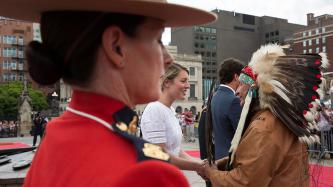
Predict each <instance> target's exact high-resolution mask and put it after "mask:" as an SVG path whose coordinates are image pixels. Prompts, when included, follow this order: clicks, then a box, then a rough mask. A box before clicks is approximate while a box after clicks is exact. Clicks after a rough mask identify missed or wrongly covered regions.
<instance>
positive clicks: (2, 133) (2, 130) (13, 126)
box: [0, 120, 19, 138]
mask: <svg viewBox="0 0 333 187" xmlns="http://www.w3.org/2000/svg"><path fill="white" fill-rule="evenodd" d="M18 128H19V126H18V123H17V121H12V120H10V121H7V120H2V121H0V138H8V137H16V136H17V131H18Z"/></svg>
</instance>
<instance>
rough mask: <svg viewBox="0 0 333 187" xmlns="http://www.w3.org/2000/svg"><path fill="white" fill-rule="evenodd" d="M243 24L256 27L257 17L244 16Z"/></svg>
mask: <svg viewBox="0 0 333 187" xmlns="http://www.w3.org/2000/svg"><path fill="white" fill-rule="evenodd" d="M243 23H244V24H249V25H255V17H254V16H252V15H247V14H243Z"/></svg>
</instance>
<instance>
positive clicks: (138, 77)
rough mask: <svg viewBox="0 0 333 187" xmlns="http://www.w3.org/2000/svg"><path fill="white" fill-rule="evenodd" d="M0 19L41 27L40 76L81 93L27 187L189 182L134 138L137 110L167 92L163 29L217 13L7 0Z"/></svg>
mask: <svg viewBox="0 0 333 187" xmlns="http://www.w3.org/2000/svg"><path fill="white" fill-rule="evenodd" d="M18 5H19V6H18ZM0 12H1V14H2V16H6V17H11V18H15V19H23V20H28V21H38V22H39V21H40V23H41V35H42V42H41V43H40V42H37V41H33V42H31V43H29V45H28V46H27V53H26V54H27V59H28V67H29V73H30V75H31V77H32V79H33V80H34V81H36V82H37V83H39V84H42V85H51V84H54V83H56V82H57V81H59V79H61V78H62V79H63V80H64V82H66V83H67V84H69V85H71V86H72V88H73V90H74V91H73V95H72V99H71V102H70V104H69V107H68V109H67V111H66V112H64V114H63V115H61V116H60V117H59V118H57V119H54V120H52V121H51V122H50V123H49V124H48V126H47V129H46V132H45V138H44V140H43V142H42V143H41V145H40V146H39V148H38V151H37V153H36V155H35V158H34V160H33V162H32V166H31V168H30V170H29V173H28V175H27V177H26V179H25V184H24V186H26V187H28V186H33V187H38V186H43V187H45V186H187V185H188V183H187V181H186V179H185V178H184V176H183V175H182V174H181V173H180V172H179V171H178V170H177V169H176V168H175V167H173V166H171V165H169V164H167V163H165V162H162V161H160V160H168V155H167V154H165V153H164V152H162V151H161V149H159V147H156V146H154V145H151V144H148V143H147V142H144V141H143V140H141V139H139V138H136V137H135V136H134V134H135V132H136V119H137V117H136V116H135V114H134V112H133V111H132V110H131V108H133V107H134V106H135V105H136V104H141V103H147V102H150V101H154V100H157V99H158V97H159V95H160V87H159V78H160V77H161V76H162V75H163V73H164V67H163V66H164V64H168V63H171V61H170V56H168V53H167V52H166V51H165V49H164V47H163V45H162V43H161V36H162V32H163V30H164V27H166V26H187V25H194V24H204V23H207V22H210V21H213V20H214V19H215V18H216V17H215V15H213V14H212V13H209V12H205V11H202V10H198V9H194V8H189V7H185V6H180V5H174V4H169V3H167V2H166V1H164V0H122V1H120V0H108V1H105V0H95V1H87V0H77V1H65V0H57V1H54V0H26V1H24V2H22V1H20V0H4V1H1V3H0ZM167 59H169V61H168V60H167ZM151 159H155V160H151ZM140 161H144V162H140Z"/></svg>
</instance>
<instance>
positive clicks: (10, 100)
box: [0, 82, 48, 118]
mask: <svg viewBox="0 0 333 187" xmlns="http://www.w3.org/2000/svg"><path fill="white" fill-rule="evenodd" d="M22 91H23V84H22V82H8V83H4V84H1V85H0V116H2V117H7V118H16V117H17V115H18V107H19V102H20V97H21V94H22ZM28 91H29V96H30V98H31V105H32V109H33V110H35V111H40V110H43V109H46V108H48V104H47V101H46V98H45V96H44V95H43V93H42V92H41V91H39V90H36V89H33V88H31V86H29V87H28Z"/></svg>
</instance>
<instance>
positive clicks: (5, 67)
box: [2, 60, 10, 69]
mask: <svg viewBox="0 0 333 187" xmlns="http://www.w3.org/2000/svg"><path fill="white" fill-rule="evenodd" d="M9 67H10V63H9V61H8V60H4V61H3V62H2V69H9Z"/></svg>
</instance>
